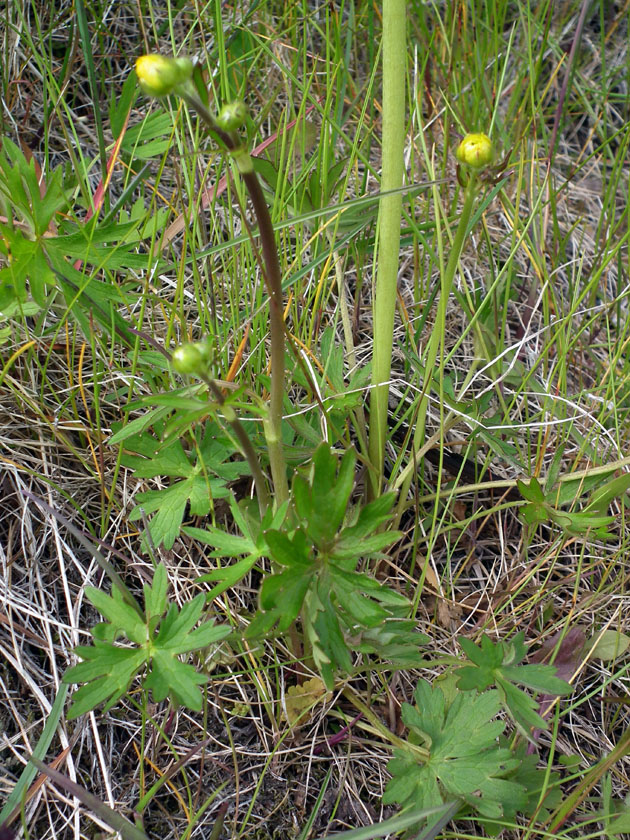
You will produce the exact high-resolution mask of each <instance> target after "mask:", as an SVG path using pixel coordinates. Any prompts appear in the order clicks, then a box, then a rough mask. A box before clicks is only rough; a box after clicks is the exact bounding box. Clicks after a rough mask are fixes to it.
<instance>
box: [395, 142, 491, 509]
mask: <svg viewBox="0 0 630 840" xmlns="http://www.w3.org/2000/svg"><path fill="white" fill-rule="evenodd" d="M455 154H456V157H457V159H458V161H459V162H460V163H461V164H463V165H464V166H465V167H467V168H469V172H468V180H467V182H466V186H465V187H464V203H463V205H462V209H461V211H460V214H459V221H458V223H457V228H456V230H455V236H454V237H453V242H452V244H451V250H450V253H449V257H448V262H447V263H446V268H445V269H444V271H443V273H442V276H441V283H440V286H441V288H440V299H439V301H438V308H437V314H436V319H435V326H434V327H433V330H432V331H431V336H430V338H429V342H428V345H427V350H426V354H425V357H424V382H423V389H422V396H421V399H420V404H419V407H418V414H417V420H416V427H415V431H414V439H413V453H414V457H413V462H414V463H415V460H416V458H417V454H418V452H419V451H420V449H421V448H422V446H423V445H424V438H425V429H426V419H427V410H428V406H429V392H430V390H431V382H432V380H433V372H434V368H435V365H436V362H437V359H438V354H439V352H440V349H442V352H443V351H444V338H445V335H446V312H447V308H448V301H449V298H450V295H451V289H452V288H453V282H454V280H455V274H456V273H457V266H458V263H459V258H460V256H461V254H462V251H463V249H464V243H465V241H466V236H467V234H468V228H469V226H470V221H471V218H472V214H473V209H474V206H475V199H476V198H477V195H478V194H479V190H480V186H481V183H480V180H479V177H478V172H479V170H481V169H483V168H484V167H486V166H488V165H489V164H490V163H491V162H492V159H493V147H492V142H491V140H490V138H489V137H487V136H486V135H485V134H468V135H466V137H464V139H463V140H462V142H461V143H460V145H459V146H458V148H457V151H456V153H455ZM458 174H459V173H458ZM412 477H413V471H412V470H409V471H408V472H407V474H406V477H405V480H404V482H403V484H402V485H401V495H400V504H402V501H403V500H404V499H405V498H406V497H407V493H408V492H409V486H410V484H411V479H412Z"/></svg>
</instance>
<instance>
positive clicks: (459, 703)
mask: <svg viewBox="0 0 630 840" xmlns="http://www.w3.org/2000/svg"><path fill="white" fill-rule="evenodd" d="M415 700H416V705H415V706H411V705H410V704H408V703H405V704H403V710H402V718H403V721H404V723H405V724H406V725H407V726H408V727H409V728H410V729H411V730H412V731H413V732H414V733H415V735H416V736H417V737H419V738H420V739H421V740H422V741H423V742H424V743H425V746H426V747H427V749H428V750H429V758H428V760H426V761H422V760H421V758H420V757H419V754H418V753H415V752H414V751H413V749H412V748H411V747H409V749H397V750H395V751H394V758H393V759H392V760H391V761H390V762H389V765H388V770H389V772H390V773H391V774H392V779H391V781H390V782H389V783H388V785H387V787H386V789H385V794H384V796H383V803H384V804H392V803H394V802H398V803H400V804H401V805H402V806H403V807H420V808H431V807H437V806H439V805H441V804H442V803H443V802H445V801H447V800H448V799H451V798H453V797H457V798H459V799H462V800H463V801H464V802H466V803H467V804H468V805H469V806H470V807H471V808H473V809H474V810H475V811H477V812H478V813H479V814H481V815H482V816H485V817H490V818H494V819H496V818H499V817H501V816H503V815H504V813H506V812H511V810H512V809H513V808H516V809H521V808H523V807H524V806H525V805H526V804H527V792H526V790H525V788H524V786H523V785H521V784H519V783H517V782H514V781H511V780H509V779H506V778H505V777H506V776H507V775H508V774H509V773H510V772H511V771H513V770H515V769H516V768H517V767H518V765H519V761H518V759H515V758H514V757H513V756H512V754H511V753H510V751H509V750H508V749H505V748H501V747H499V746H498V743H497V738H498V736H499V735H500V734H501V732H502V731H503V728H504V723H503V722H502V721H497V720H494V719H493V718H494V717H495V715H496V714H497V713H498V711H499V709H500V706H501V703H500V699H499V696H498V693H497V692H496V691H486V692H484V693H483V694H477V693H476V692H475V693H460V694H458V695H457V696H456V697H455V700H454V701H453V703H452V704H451V705H450V706H448V705H447V703H446V698H445V696H444V694H443V692H442V689H441V688H440V686H431V685H429V683H427V682H425V681H424V680H420V681H419V683H418V686H417V688H416V692H415Z"/></svg>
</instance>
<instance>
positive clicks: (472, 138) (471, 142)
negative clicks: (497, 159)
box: [455, 134, 494, 169]
mask: <svg viewBox="0 0 630 840" xmlns="http://www.w3.org/2000/svg"><path fill="white" fill-rule="evenodd" d="M455 155H456V157H457V160H458V161H459V162H460V163H466V164H468V166H472V167H473V168H474V169H482V168H483V167H484V166H488V164H489V163H492V159H493V158H494V149H493V147H492V140H491V139H490V138H489V137H488V135H487V134H467V135H466V136H465V137H464V139H463V140H462V142H461V143H460V144H459V146H458V147H457V151H456V153H455Z"/></svg>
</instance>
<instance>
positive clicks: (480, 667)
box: [455, 632, 572, 732]
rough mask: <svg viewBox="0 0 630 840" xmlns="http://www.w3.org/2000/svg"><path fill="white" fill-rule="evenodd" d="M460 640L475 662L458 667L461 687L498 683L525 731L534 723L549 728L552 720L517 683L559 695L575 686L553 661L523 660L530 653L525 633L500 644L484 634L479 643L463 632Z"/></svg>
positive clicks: (502, 695)
mask: <svg viewBox="0 0 630 840" xmlns="http://www.w3.org/2000/svg"><path fill="white" fill-rule="evenodd" d="M458 641H459V644H460V646H461V647H462V649H463V651H464V653H465V654H466V656H467V657H468V659H469V660H470V661H471V662H472V663H473V664H472V665H465V666H463V667H462V668H457V670H456V671H455V675H456V676H457V677H458V682H457V685H458V688H460V689H461V690H462V691H474V690H477V691H483V689H485V688H488V687H490V686H492V685H496V686H497V688H498V689H499V691H500V696H501V698H502V700H503V703H504V705H505V707H506V709H507V711H508V712H509V713H510V715H511V716H512V718H513V719H514V720H515V721H516V723H517V724H519V726H521V727H522V729H523V730H524V731H525V732H527V731H528V729H529V728H531V727H537V728H539V729H547V728H548V726H549V724H548V723H547V722H546V721H545V720H544V719H543V718H542V717H540V715H538V714H537V713H536V711H535V709H536V706H537V703H536V701H535V700H534V699H533V698H531V697H530V696H529V695H527V694H525V692H523V691H521V690H520V689H519V688H517V687H516V686H517V685H522V686H525V687H526V688H530V689H532V690H533V691H537V692H541V693H543V694H552V695H553V694H555V695H560V696H562V695H565V694H569V693H570V692H571V691H572V687H571V685H570V684H569V683H567V682H565V681H564V680H561V679H559V678H558V677H557V676H556V668H555V667H554V666H553V665H538V664H533V665H523V664H521V663H522V662H523V660H524V659H525V656H526V654H527V648H526V646H525V634H524V633H522V632H521V633H517V634H516V636H514V637H513V639H511V640H510V641H507V642H497V644H494V643H493V642H492V641H491V640H490V639H489V638H488V636H487V635H485V634H484V635H483V636H482V639H481V645H480V646H478V645H476V644H475V643H474V642H472V641H471V640H470V639H466V638H465V637H463V636H462V637H460V638H459V640H458Z"/></svg>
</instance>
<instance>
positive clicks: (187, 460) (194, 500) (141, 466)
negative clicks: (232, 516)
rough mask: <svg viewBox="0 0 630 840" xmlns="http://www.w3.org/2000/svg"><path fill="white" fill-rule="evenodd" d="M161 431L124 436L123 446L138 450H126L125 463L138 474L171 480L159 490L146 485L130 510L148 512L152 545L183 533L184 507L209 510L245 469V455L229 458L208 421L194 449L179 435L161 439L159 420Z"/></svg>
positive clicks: (135, 515)
mask: <svg viewBox="0 0 630 840" xmlns="http://www.w3.org/2000/svg"><path fill="white" fill-rule="evenodd" d="M156 428H157V430H158V437H155V436H153V435H151V434H149V433H148V432H141V433H140V434H137V435H132V436H131V437H127V438H126V439H125V449H126V450H129V451H131V452H135V453H137V454H135V455H124V456H123V458H122V464H123V466H125V467H128V468H130V469H132V470H133V471H134V473H135V476H136V478H154V477H157V476H169V477H171V478H173V479H180V480H179V481H173V482H172V483H171V484H170V485H169V486H168V487H165V488H163V489H161V490H147V491H145V492H142V493H138V494H137V495H136V497H135V501H136V507H135V508H134V509H133V510H132V511H131V514H130V515H129V521H130V522H137V521H138V520H142V518H143V513H144V514H146V515H147V516H149V517H151V514H155V515H154V516H152V517H151V518H150V523H149V531H150V534H151V539H152V540H153V544H154V545H156V546H157V545H160V544H163V545H164V547H165V548H167V549H171V548H172V547H173V544H174V542H175V540H176V539H177V537H178V536H179V533H180V528H181V525H182V521H183V519H184V517H185V515H186V508H187V506H188V505H189V506H190V513H191V515H192V516H206V515H207V514H208V513H209V512H210V509H211V506H212V501H213V499H221V498H225V497H227V496H228V495H229V490H228V487H227V482H228V481H230V480H235V479H237V478H238V477H239V476H240V475H242V474H243V473H244V472H246V471H247V468H246V465H245V464H244V462H242V461H230V460H229V458H230V457H231V455H232V452H231V451H230V450H229V449H228V448H227V447H226V446H225V445H224V444H223V443H222V442H221V441H219V440H216V439H215V437H214V436H213V434H212V431H213V427H212V426H211V425H210V424H209V425H208V427H207V428H206V434H205V435H204V437H203V439H202V441H201V442H200V444H199V446H198V447H195V448H193V449H192V451H191V453H190V455H189V454H187V453H186V452H185V450H184V447H183V445H182V442H181V440H180V439H179V438H175V439H172V440H170V441H168V442H166V443H162V442H161V441H160V440H159V432H160V429H161V424H159V423H158V424H156Z"/></svg>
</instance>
